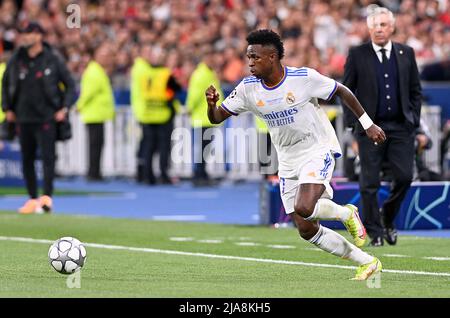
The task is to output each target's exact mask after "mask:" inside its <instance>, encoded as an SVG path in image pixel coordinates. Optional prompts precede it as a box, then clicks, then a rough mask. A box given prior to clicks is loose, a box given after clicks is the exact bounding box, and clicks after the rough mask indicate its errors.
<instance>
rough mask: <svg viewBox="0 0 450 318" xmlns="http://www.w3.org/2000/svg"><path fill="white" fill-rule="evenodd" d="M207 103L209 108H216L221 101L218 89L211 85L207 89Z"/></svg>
mask: <svg viewBox="0 0 450 318" xmlns="http://www.w3.org/2000/svg"><path fill="white" fill-rule="evenodd" d="M205 94H206V101H207V102H208V106H209V107H216V103H217V102H218V101H219V93H218V92H217V90H216V88H215V87H214V86H213V85H211V86H209V87H208V88H207V89H206V92H205Z"/></svg>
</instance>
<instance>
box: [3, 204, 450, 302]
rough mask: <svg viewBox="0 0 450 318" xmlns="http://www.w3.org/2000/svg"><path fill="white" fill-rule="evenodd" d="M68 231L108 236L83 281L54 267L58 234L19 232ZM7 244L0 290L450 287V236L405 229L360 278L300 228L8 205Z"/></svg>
mask: <svg viewBox="0 0 450 318" xmlns="http://www.w3.org/2000/svg"><path fill="white" fill-rule="evenodd" d="M341 233H342V234H343V235H344V236H346V237H347V238H349V236H348V235H347V233H344V232H341ZM63 236H73V237H76V238H78V239H79V240H81V241H82V242H85V243H96V244H103V245H104V246H97V247H94V246H89V245H88V246H87V247H86V249H87V255H88V258H87V262H86V264H85V267H84V268H83V269H82V271H81V275H80V276H81V286H80V287H81V288H73V289H70V288H68V287H67V286H66V279H67V276H64V275H61V274H59V273H57V272H56V271H54V270H53V269H52V268H51V267H50V265H49V264H48V260H47V252H48V248H49V246H50V243H46V242H45V243H42V242H23V241H18V240H17V239H16V238H18V237H26V238H32V239H42V240H50V241H53V240H56V239H58V238H60V237H63ZM111 245H113V246H121V247H122V248H120V249H117V248H116V249H111V248H106V247H110V246H111ZM129 247H135V248H141V249H135V250H132V249H129ZM0 249H1V258H0V267H1V270H0V282H1V283H0V297H151V298H153V297H158V298H161V297H162V298H165V297H174V298H181V297H183V298H184V297H189V298H200V297H201V298H206V297H213V298H215V297H226V298H241V297H242V298H247V297H250V298H253V297H255V298H266V297H270V298H305V297H315V298H316V297H371V298H372V297H389V298H391V297H450V289H449V286H450V239H439V238H419V237H414V236H406V235H403V236H400V237H399V242H398V245H397V246H384V247H381V248H369V247H367V248H365V250H366V251H368V252H369V253H371V254H374V255H376V256H378V257H379V258H380V260H381V261H382V263H383V268H384V269H386V272H383V273H382V275H381V279H380V280H379V281H377V282H376V283H375V284H372V285H371V286H368V285H367V284H366V282H355V281H350V280H349V278H351V277H353V275H354V270H353V269H351V268H347V267H345V266H354V264H353V263H351V262H350V261H347V260H343V259H340V258H338V257H335V256H332V255H329V254H327V253H325V252H322V251H320V250H317V249H315V248H314V246H313V245H311V244H309V243H308V242H305V241H302V240H301V239H300V238H299V236H298V234H297V232H296V230H295V229H293V228H287V229H272V228H266V227H259V226H230V225H215V224H203V223H178V222H156V221H143V220H129V219H113V218H96V217H84V216H65V215H31V216H23V215H18V214H17V213H12V212H2V213H0ZM168 251H178V252H186V253H184V254H183V253H178V254H170V252H168ZM168 253H169V254H168ZM226 256H233V257H234V258H225V257H226ZM427 257H434V258H435V259H428V258H427ZM280 261H290V262H291V263H289V262H284V263H283V262H280ZM327 264H329V265H333V266H335V265H337V266H343V267H342V268H340V267H323V266H326V265H327ZM420 272H422V274H421V273H420ZM370 287H372V288H370Z"/></svg>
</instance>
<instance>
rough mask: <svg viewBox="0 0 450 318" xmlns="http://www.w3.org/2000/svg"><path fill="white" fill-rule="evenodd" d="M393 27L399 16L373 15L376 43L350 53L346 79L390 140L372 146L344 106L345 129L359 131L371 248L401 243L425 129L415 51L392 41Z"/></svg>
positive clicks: (370, 24) (380, 12) (378, 10)
mask: <svg viewBox="0 0 450 318" xmlns="http://www.w3.org/2000/svg"><path fill="white" fill-rule="evenodd" d="M394 23H395V18H394V15H393V14H392V12H391V11H389V10H388V9H386V8H381V7H377V8H375V9H374V10H373V11H372V12H371V13H370V14H369V16H368V17H367V25H368V27H369V33H370V38H371V41H370V42H369V43H365V44H362V45H360V46H358V47H354V48H352V49H351V50H350V52H349V55H348V57H347V62H346V64H345V73H344V79H343V84H344V85H346V86H347V87H348V88H350V89H351V90H352V91H353V92H354V94H355V95H356V97H357V98H358V100H360V101H361V104H362V105H363V106H364V107H365V109H366V111H367V114H368V115H369V116H370V118H371V119H372V120H373V121H374V122H375V124H376V125H378V126H380V127H381V128H382V129H383V130H384V131H385V132H386V136H387V140H386V142H385V143H383V144H381V145H378V144H376V143H373V142H372V141H371V140H370V139H369V138H367V136H366V134H365V131H364V129H363V128H362V126H361V124H360V123H359V122H358V121H357V120H356V118H355V117H354V115H353V114H352V113H350V112H348V111H347V110H346V109H347V108H346V107H344V114H345V121H346V125H347V126H353V127H354V132H355V137H356V140H357V142H358V146H359V156H360V160H361V174H360V177H359V183H360V191H361V197H362V207H363V219H364V220H363V222H364V225H365V226H366V229H367V232H368V234H369V236H370V237H371V239H372V240H371V243H370V244H371V245H372V246H382V245H383V242H384V241H383V237H384V239H385V240H386V241H387V242H388V243H389V244H390V245H395V244H396V242H397V231H396V230H395V226H394V220H395V216H396V215H397V213H398V211H399V209H400V206H401V203H402V201H403V199H404V197H405V195H406V193H407V192H408V189H409V188H410V185H411V181H412V177H413V160H414V136H415V135H414V131H415V128H417V127H418V126H419V124H420V108H421V86H420V81H419V73H418V70H417V64H416V60H415V56H414V51H413V49H412V48H411V47H409V46H406V45H403V44H400V43H394V42H392V41H391V36H392V34H393V32H394ZM385 159H386V160H387V161H388V162H389V165H390V168H391V171H392V179H393V182H392V186H391V193H390V195H389V197H388V198H387V200H386V201H385V202H384V204H383V206H382V208H381V209H380V208H379V204H378V197H377V193H378V189H379V187H380V170H381V165H382V162H383V160H385Z"/></svg>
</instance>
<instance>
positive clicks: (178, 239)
mask: <svg viewBox="0 0 450 318" xmlns="http://www.w3.org/2000/svg"><path fill="white" fill-rule="evenodd" d="M169 240H171V241H175V242H190V241H193V240H194V238H192V237H170V238H169Z"/></svg>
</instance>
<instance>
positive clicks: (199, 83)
mask: <svg viewBox="0 0 450 318" xmlns="http://www.w3.org/2000/svg"><path fill="white" fill-rule="evenodd" d="M214 57H215V52H214V51H213V50H212V48H205V49H204V52H203V56H202V61H201V62H200V63H199V64H198V66H197V68H196V69H195V71H194V72H193V73H192V76H191V78H190V80H189V87H188V95H187V98H186V105H187V110H188V113H189V115H190V116H191V125H192V128H193V131H194V145H193V149H194V150H193V153H194V158H193V159H194V168H193V170H194V171H193V173H194V175H193V179H192V181H193V183H194V185H197V186H204V185H208V184H210V183H211V180H210V178H209V175H208V173H207V172H206V161H205V159H206V158H204V156H205V155H206V154H205V152H204V151H205V148H206V147H207V146H208V145H209V143H210V142H211V140H210V139H209V138H207V137H206V135H205V133H206V132H211V136H213V135H214V134H213V133H212V131H211V129H214V127H216V126H217V125H214V124H212V123H211V122H210V121H209V119H208V116H207V112H206V110H207V109H208V104H207V102H206V100H205V95H204V94H205V90H206V89H207V88H208V86H209V85H211V84H213V85H214V86H215V87H217V90H219V92H220V94H221V96H223V93H222V89H221V86H220V82H219V78H218V76H217V74H216V72H215V71H214V65H215V64H214Z"/></svg>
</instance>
